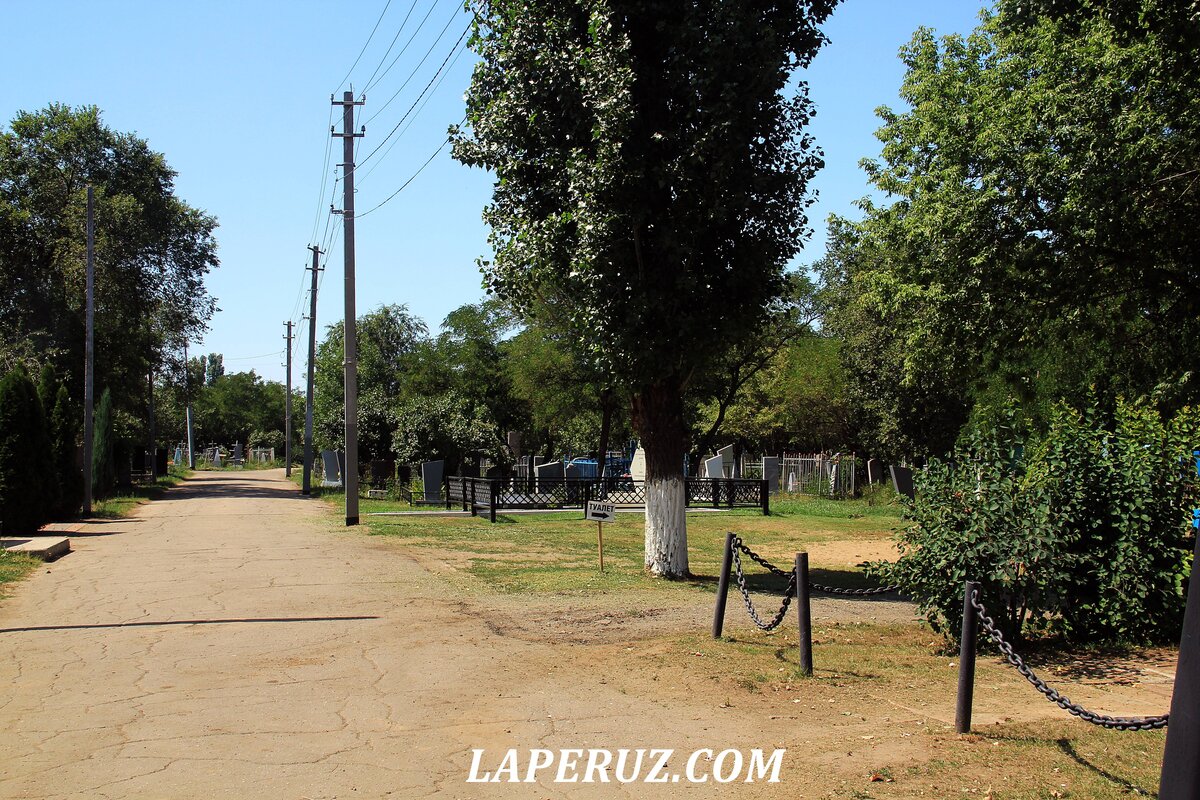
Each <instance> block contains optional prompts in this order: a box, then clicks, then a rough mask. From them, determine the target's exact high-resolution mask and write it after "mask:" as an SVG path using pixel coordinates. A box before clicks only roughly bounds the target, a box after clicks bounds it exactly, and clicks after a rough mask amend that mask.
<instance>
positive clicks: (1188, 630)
mask: <svg viewBox="0 0 1200 800" xmlns="http://www.w3.org/2000/svg"><path fill="white" fill-rule="evenodd" d="M1194 455H1195V457H1196V472H1197V474H1198V475H1200V451H1196V452H1195V453H1194ZM1197 519H1200V517H1197ZM1197 533H1198V534H1200V530H1198V531H1197ZM1197 558H1200V536H1197V538H1196V546H1195V551H1194V553H1193V556H1192V579H1191V581H1189V583H1188V593H1187V605H1186V607H1185V609H1184V612H1183V635H1182V636H1181V637H1180V640H1179V661H1178V663H1177V664H1176V665H1175V688H1174V689H1173V690H1172V693H1171V724H1170V726H1169V727H1168V728H1167V743H1166V746H1165V748H1164V749H1163V763H1162V775H1161V777H1160V778H1159V789H1158V796H1159V798H1160V800H1194V798H1197V797H1200V591H1197V589H1196V579H1197V577H1200V576H1198V575H1197V572H1196V559H1197Z"/></svg>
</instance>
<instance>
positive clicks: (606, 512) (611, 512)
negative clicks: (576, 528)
mask: <svg viewBox="0 0 1200 800" xmlns="http://www.w3.org/2000/svg"><path fill="white" fill-rule="evenodd" d="M616 516H617V507H616V506H615V505H614V504H612V503H603V502H599V501H596V500H589V501H588V504H587V516H586V517H585V519H591V520H595V521H596V522H612V521H613V519H615V518H616Z"/></svg>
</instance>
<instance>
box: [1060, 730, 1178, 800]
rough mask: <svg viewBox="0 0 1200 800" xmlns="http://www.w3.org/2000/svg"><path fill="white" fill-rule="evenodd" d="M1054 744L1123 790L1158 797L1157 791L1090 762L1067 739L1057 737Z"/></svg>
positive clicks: (1081, 764)
mask: <svg viewBox="0 0 1200 800" xmlns="http://www.w3.org/2000/svg"><path fill="white" fill-rule="evenodd" d="M1055 744H1057V745H1058V749H1059V750H1062V751H1063V753H1065V754H1066V755H1067V756H1068V757H1069V758H1070V759H1071V760H1072V761H1074V762H1075V763H1076V764H1078V765H1079V766H1081V767H1085V768H1087V769H1089V770H1091V771H1092V772H1094V773H1096V774H1097V775H1099V776H1100V777H1101V778H1104V780H1106V781H1109V782H1110V783H1113V784H1115V785H1117V786H1120V787H1121V788H1122V789H1123V790H1124V791H1126V792H1132V793H1133V794H1136V795H1139V796H1141V797H1158V792H1152V791H1150V790H1149V789H1143V788H1142V787H1141V786H1138V785H1137V784H1135V783H1133V782H1132V781H1128V780H1125V779H1124V778H1122V777H1119V776H1117V775H1114V774H1112V773H1111V772H1109V771H1108V770H1106V769H1104V768H1102V767H1098V766H1096V765H1095V764H1093V763H1092V762H1090V761H1088V760H1087V759H1086V758H1084V757H1083V756H1082V755H1080V753H1079V751H1078V750H1076V749H1075V747H1074V745H1072V744H1071V742H1070V740H1069V739H1058V740H1057V741H1056V742H1055Z"/></svg>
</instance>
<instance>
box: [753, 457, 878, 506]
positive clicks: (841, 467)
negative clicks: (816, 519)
mask: <svg viewBox="0 0 1200 800" xmlns="http://www.w3.org/2000/svg"><path fill="white" fill-rule="evenodd" d="M761 465H762V462H761V461H760V462H759V469H760V470H761V469H762V466H761ZM857 471H858V459H857V457H856V456H854V455H853V454H849V455H844V454H841V453H836V454H834V455H828V454H826V453H815V454H809V455H805V454H801V453H796V454H790V455H789V454H787V453H785V454H784V455H783V458H782V459H780V481H779V487H780V488H781V489H782V490H784V491H786V492H794V493H798V494H810V495H816V496H819V497H853V496H854V494H855V491H856V490H857V488H858V486H857V483H858V480H857V475H856V473H857Z"/></svg>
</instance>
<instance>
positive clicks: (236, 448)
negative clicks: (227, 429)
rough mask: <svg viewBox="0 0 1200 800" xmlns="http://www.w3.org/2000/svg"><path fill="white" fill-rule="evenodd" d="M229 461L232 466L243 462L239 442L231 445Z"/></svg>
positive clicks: (243, 458)
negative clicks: (231, 451)
mask: <svg viewBox="0 0 1200 800" xmlns="http://www.w3.org/2000/svg"><path fill="white" fill-rule="evenodd" d="M230 460H231V461H233V463H234V464H240V463H242V462H243V461H244V460H245V457H244V456H243V455H242V445H241V442H234V443H233V455H232V456H231V457H230Z"/></svg>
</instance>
